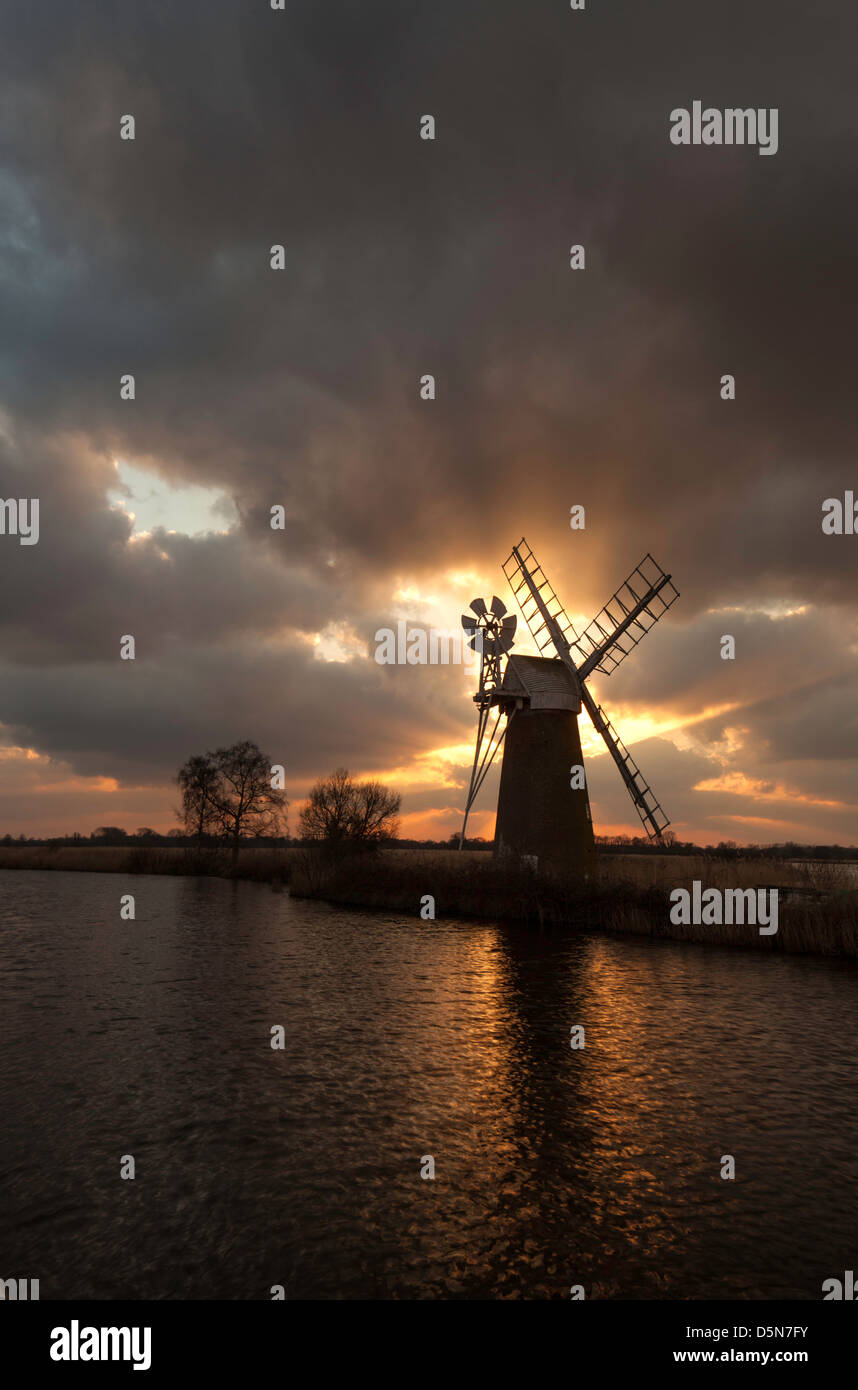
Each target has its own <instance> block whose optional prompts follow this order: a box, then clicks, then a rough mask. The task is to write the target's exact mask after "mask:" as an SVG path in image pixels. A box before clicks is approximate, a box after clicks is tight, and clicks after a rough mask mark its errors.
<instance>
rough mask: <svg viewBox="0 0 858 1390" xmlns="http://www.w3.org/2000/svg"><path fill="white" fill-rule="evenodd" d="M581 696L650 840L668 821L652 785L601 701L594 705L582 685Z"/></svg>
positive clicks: (659, 832) (659, 833)
mask: <svg viewBox="0 0 858 1390" xmlns="http://www.w3.org/2000/svg"><path fill="white" fill-rule="evenodd" d="M581 700H582V703H583V705H584V708H585V709H586V711H587V713H588V714H589V716H590V719H591V721H592V724H593V727H594V728H595V729H598V731H599V733H600V734H601V735H602V738H603V739H604V740H605V744H606V746H607V749H608V752H609V753H610V755H611V757H612V758H613V760H614V762H615V763H616V764H617V767H618V768H619V771H620V776H621V777H622V779H623V781H624V782H625V784H626V786H627V787H628V791H629V796H630V797H631V798H632V801H633V802H634V803H635V808H636V810H637V813H638V815H639V816H640V818H641V821H642V823H643V827H644V830H645V831H646V833H647V835H648V836H649V837H650V839H651V840H657V839H658V837H659V836H660V835H661V832H662V831H663V830H666V829H667V827H668V826H669V825H670V820H669V818H668V817H667V816H666V815H665V813H664V811H663V810H662V809H661V806H660V804H659V803H658V801H657V800H656V798H655V795H654V793H653V790H652V788H651V787H650V785H649V783H648V782H647V780H646V778H645V777H644V775H643V773H642V772H641V770H640V768H639V767H638V765H637V763H636V762H635V760H634V758H633V757H632V755H631V753H630V752H629V750H628V748H627V747H626V745H625V744H624V743H623V740H622V739H621V738H620V736H619V734H618V733H617V731H616V729H615V728H614V726H613V724H612V723H611V721H610V719H608V717H607V715H606V714H605V712H604V710H603V709H602V707H601V705H597V704H596V701H595V700H594V699H593V696H592V695H591V694H590V692H589V690H588V689H587V687H586V686H582V687H581Z"/></svg>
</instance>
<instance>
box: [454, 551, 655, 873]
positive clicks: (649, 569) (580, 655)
mask: <svg viewBox="0 0 858 1390" xmlns="http://www.w3.org/2000/svg"><path fill="white" fill-rule="evenodd" d="M503 570H504V574H505V575H506V577H507V579H508V581H509V584H510V587H511V589H512V591H513V594H514V595H515V598H516V601H517V603H518V605H519V607H520V609H521V611H522V614H523V616H524V619H525V622H526V623H527V626H528V628H529V629H530V634H531V636H532V638H533V640H534V642H535V643H536V647H537V650H538V651H539V653H540V654H539V656H519V655H511V654H510V648H511V646H512V644H513V639H514V636H515V629H516V619H515V617H507V616H506V606H505V604H504V603H503V602H502V601H501V600H500V599H499V598H493V599H492V603H491V608H490V609H487V608H486V605H485V603H484V602H483V600H482V599H475V600H474V602H473V603H472V604H471V609H472V610H473V613H474V614H475V615H476V616H474V617H472V616H471V615H470V614H464V615H463V617H462V626H463V628H464V629H465V631H466V632H467V633H468V635H469V638H470V644H471V646H472V647H474V648H475V649H476V650H478V651H480V653H481V663H480V686H479V690H478V691H477V693H476V695H475V696H474V703H475V704H476V705H477V708H478V711H479V722H478V726H477V741H476V749H475V753H474V764H473V768H472V771H471V780H470V785H469V787H468V798H467V802H466V805H465V815H464V823H463V826H462V833H461V836H460V839H459V844H460V847H461V845H462V844H463V843H464V837H465V829H466V827H467V823H468V814H469V812H470V809H471V806H472V805H473V803H474V800H475V799H476V796H477V794H478V792H479V790H480V787H481V786H482V784H483V782H484V780H485V777H486V774H487V773H488V770H489V768H490V767H491V765H492V763H493V761H494V758H495V755H496V754H497V752H498V750H499V749H500V747H501V746H502V745H503V750H504V751H503V762H502V766H501V780H500V791H499V794H498V814H497V828H496V831H495V854H496V856H498V857H499V858H505V859H506V858H509V859H513V860H516V861H518V862H526V863H529V864H530V865H531V866H532V867H534V868H536V869H540V870H548V871H558V870H562V871H565V872H570V871H571V872H575V873H581V874H587V873H589V872H590V871H591V870H592V868H593V866H594V862H595V847H594V841H593V823H592V818H591V815H590V798H589V793H588V791H587V783H586V776H585V775H584V760H583V756H582V753H581V736H580V734H579V732H578V715H579V714H580V713H581V708H582V706H583V707H584V709H586V711H587V714H588V715H589V717H590V722H591V723H592V725H593V727H594V728H595V729H597V730H598V732H599V733H600V734H601V736H602V738H603V739H604V741H605V745H606V747H607V749H608V752H609V753H610V755H611V757H612V758H613V760H614V762H615V763H616V765H617V768H618V770H619V773H620V776H621V777H622V779H623V781H624V782H625V784H626V787H627V788H628V791H629V795H630V796H631V798H632V801H633V802H634V805H635V809H636V810H637V812H638V815H639V816H640V818H641V821H642V823H643V826H644V829H645V830H646V832H647V834H648V835H649V837H650V839H653V840H656V839H658V838H659V837H660V836H661V834H662V831H664V830H665V829H666V827H667V826H668V825H669V824H670V821H669V820H668V818H667V816H666V815H665V813H664V811H663V810H662V808H661V806H660V805H659V803H658V801H657V800H656V798H655V796H654V795H653V792H652V790H651V788H650V786H649V784H648V783H647V782H646V780H645V779H644V777H643V775H642V773H641V771H640V769H639V768H638V766H637V764H636V763H635V761H634V759H633V758H632V756H631V754H630V753H629V751H628V749H627V748H626V746H625V744H624V743H623V741H622V739H621V738H620V737H619V735H618V734H617V732H616V730H615V729H614V727H613V725H612V724H611V722H610V720H609V719H608V718H607V716H606V715H605V713H604V711H603V710H602V708H601V706H599V705H598V704H597V703H596V701H595V700H594V699H593V696H592V695H591V694H590V692H589V690H588V689H587V685H586V681H587V678H588V676H590V675H591V674H592V672H593V671H599V672H601V673H602V675H606V676H608V675H610V674H611V672H612V671H615V670H616V669H617V667H618V666H619V665H620V663H621V662H622V661H624V660H625V658H626V657H627V656H628V655H629V652H631V651H632V650H633V649H634V648H635V647H636V646H637V644H638V642H639V641H640V640H641V638H642V637H643V636H644V635H645V634H646V633H647V632H649V630H650V628H651V627H654V626H655V624H656V623H657V622H658V620H659V618H661V617H662V616H663V615H664V614H665V613H666V612H667V610H668V608H670V607H671V605H672V604H673V603H675V601H676V599H677V598H678V597H679V594H678V592H677V590H676V589H675V588H674V586H673V584H672V583H671V579H670V575H669V574H665V572H664V571H663V570H662V569H661V567H660V566H659V565H657V564H656V562H655V560H653V558H652V556H651V555H646V556H645V557H644V559H643V560H641V562H640V564H639V565H638V566H637V567H636V568H635V569H634V570H632V572H631V574H630V575H629V576H628V578H627V579H625V580H624V581H623V583H622V584H621V585H620V587H619V589H617V590H616V592H615V593H614V594H613V595H612V596H611V598H610V599H609V600H608V602H607V603H606V604H605V606H604V608H603V609H602V610H601V612H600V613H598V614H597V615H596V617H595V618H594V619H593V621H592V622H591V623H589V625H588V626H587V627H586V628H585V629H584V631H583V632H582V633H581V634H580V635H579V634H578V633H577V632H576V630H575V628H574V627H573V625H572V623H571V621H570V619H569V617H568V615H567V613H566V611H565V609H564V608H563V605H562V604H561V602H560V600H559V599H558V597H557V595H556V593H555V592H554V589H553V588H552V586H551V585H550V584H549V582H548V579H547V578H546V576H545V573H544V571H543V570H542V568H541V567H540V565H539V564H538V563H537V561H536V558H535V557H534V555H533V552H532V550H531V549H530V547H529V546H528V544H527V542H526V541H525V540H524V539H522V540H521V541H520V543H519V544H518V545H517V546H513V548H512V553H511V554H510V556H509V557H508V559H507V560H506V561H505V563H504V566H503ZM493 710H494V711H496V718H495V723H494V727H493V728H492V730H491V733H489V732H488V726H489V723H490V718H491V713H492V711H493ZM502 720H505V723H504V725H503V727H501V721H502Z"/></svg>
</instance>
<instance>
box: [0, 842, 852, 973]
mask: <svg viewBox="0 0 858 1390" xmlns="http://www.w3.org/2000/svg"><path fill="white" fill-rule="evenodd" d="M2 869H22V870H23V869H31V870H32V869H51V870H60V871H79V872H87V873H114V874H167V875H192V876H194V877H200V876H203V877H218V878H241V879H250V880H253V881H256V882H264V883H270V884H272V886H274V887H282V886H284V885H286V884H288V885H289V888H290V892H291V893H292V895H293V896H294V897H296V898H317V899H321V900H323V901H326V902H331V903H336V904H339V905H341V906H350V907H360V908H370V909H374V910H376V911H385V912H397V913H400V914H402V915H403V916H408V917H415V918H418V919H419V918H420V916H421V911H422V912H424V913H425V912H428V910H429V904H428V903H427V899H430V898H431V899H432V904H431V907H432V911H433V913H434V917H435V918H436V919H439V918H476V919H480V918H482V919H488V920H492V921H515V922H520V923H522V924H524V925H526V926H528V927H533V928H536V929H539V930H541V929H546V928H550V927H563V928H566V929H570V928H571V929H573V930H578V931H602V932H609V933H612V934H629V935H635V936H650V937H663V938H668V939H672V940H678V941H693V942H699V943H709V944H717V945H724V946H743V947H749V948H753V949H757V950H768V951H782V952H786V953H789V954H817V955H828V956H848V957H856V958H858V874H856V870H855V866H850V865H844V864H838V863H827V862H808V863H786V862H784V861H783V860H776V859H772V860H761V859H748V860H742V859H733V860H729V861H725V860H719V859H717V858H711V857H708V856H699V857H696V856H688V857H685V856H683V857H679V856H676V855H634V854H629V855H617V854H614V855H610V856H607V855H606V856H604V857H603V859H602V860H601V862H600V866H599V873H598V876H597V878H596V879H595V880H594V881H592V882H590V883H587V884H581V883H580V882H576V881H575V880H565V881H564V880H563V879H543V878H537V877H535V876H534V875H533V874H531V873H527V872H522V871H521V870H519V869H508V868H501V867H499V866H497V865H496V864H495V863H494V860H493V858H492V856H491V854H489V853H486V852H484V851H470V850H466V851H464V852H462V853H461V854H460V853H456V852H453V851H420V850H407V849H403V850H395V849H394V850H383V851H381V852H380V853H377V854H373V855H366V856H363V855H356V856H351V857H347V858H345V859H331V858H330V857H326V856H323V855H320V854H318V853H316V852H309V851H307V850H303V849H297V848H294V849H263V848H243V849H241V850H240V851H239V854H238V856H237V858H236V859H233V857H232V854H231V853H230V852H229V851H228V850H220V849H203V850H195V849H186V848H185V849H183V848H143V847H131V848H125V847H122V848H100V847H98V846H89V845H84V846H80V847H77V846H74V847H58V848H56V849H51V848H45V849H39V848H30V847H21V848H4V849H0V870H2ZM695 881H697V882H698V883H702V884H703V886H704V887H705V888H717V889H719V890H721V891H722V892H724V891H726V890H728V889H736V888H742V889H744V888H754V889H761V888H763V889H774V888H776V889H777V890H778V930H777V932H776V933H774V934H773V935H761V934H760V932H759V930H758V927H757V926H755V925H749V924H743V923H726V922H725V923H698V924H694V923H689V924H688V925H681V924H676V923H673V922H671V920H670V893H671V891H672V890H674V889H677V888H684V889H686V890H689V891H690V890H691V887H692V884H693V883H694V882H695ZM427 920H428V919H427Z"/></svg>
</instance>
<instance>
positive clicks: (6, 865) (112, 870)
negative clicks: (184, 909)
mask: <svg viewBox="0 0 858 1390" xmlns="http://www.w3.org/2000/svg"><path fill="white" fill-rule="evenodd" d="M296 853H297V851H295V850H292V849H263V848H256V847H255V846H248V847H245V848H242V849H240V850H239V852H238V858H237V859H235V860H234V859H233V856H232V852H231V851H230V850H229V849H193V848H185V847H181V846H179V847H176V848H173V847H172V846H170V847H166V846H161V847H154V846H153V847H147V846H142V845H119V846H115V847H114V846H109V845H105V846H100V845H58V846H56V847H53V848H52V847H51V846H45V847H44V848H40V847H38V846H32V845H22V846H21V847H20V848H10V847H6V846H4V847H2V848H0V869H56V870H63V871H66V872H68V871H72V872H79V873H90V874H93V873H94V874H184V875H194V876H209V877H214V878H249V879H255V880H256V881H257V882H260V883H287V882H288V881H289V878H290V875H291V872H292V864H293V861H294V857H295V854H296Z"/></svg>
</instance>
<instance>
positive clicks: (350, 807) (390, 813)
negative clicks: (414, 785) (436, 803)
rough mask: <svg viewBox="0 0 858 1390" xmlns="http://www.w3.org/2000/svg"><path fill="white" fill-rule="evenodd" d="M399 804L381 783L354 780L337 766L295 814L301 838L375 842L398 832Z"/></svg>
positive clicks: (353, 843) (361, 843) (351, 843)
mask: <svg viewBox="0 0 858 1390" xmlns="http://www.w3.org/2000/svg"><path fill="white" fill-rule="evenodd" d="M401 803H402V798H401V797H400V796H399V795H398V794H397V793H396V792H391V791H388V789H387V788H386V787H385V786H383V785H382V783H381V782H355V781H353V780H352V778H351V777H350V776H349V774H348V771H347V770H346V769H345V768H342V767H340V768H337V770H336V772H333V773H331V775H330V777H323V778H321V779H320V780H319V781H318V782H317V783H316V784H315V786H314V787H312V789H311V791H310V795H309V797H308V799H307V804H306V806H304V807H303V809H302V811H301V815H300V817H299V824H300V830H301V838H302V839H304V840H321V841H324V842H325V843H326V844H328V845H331V846H337V845H341V846H346V845H349V846H353V847H356V848H360V847H364V848H365V847H368V846H372V845H377V844H379V843H380V842H381V841H383V840H390V839H394V838H395V837H396V835H397V834H398V833H399V820H398V815H399V808H400V805H401Z"/></svg>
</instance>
